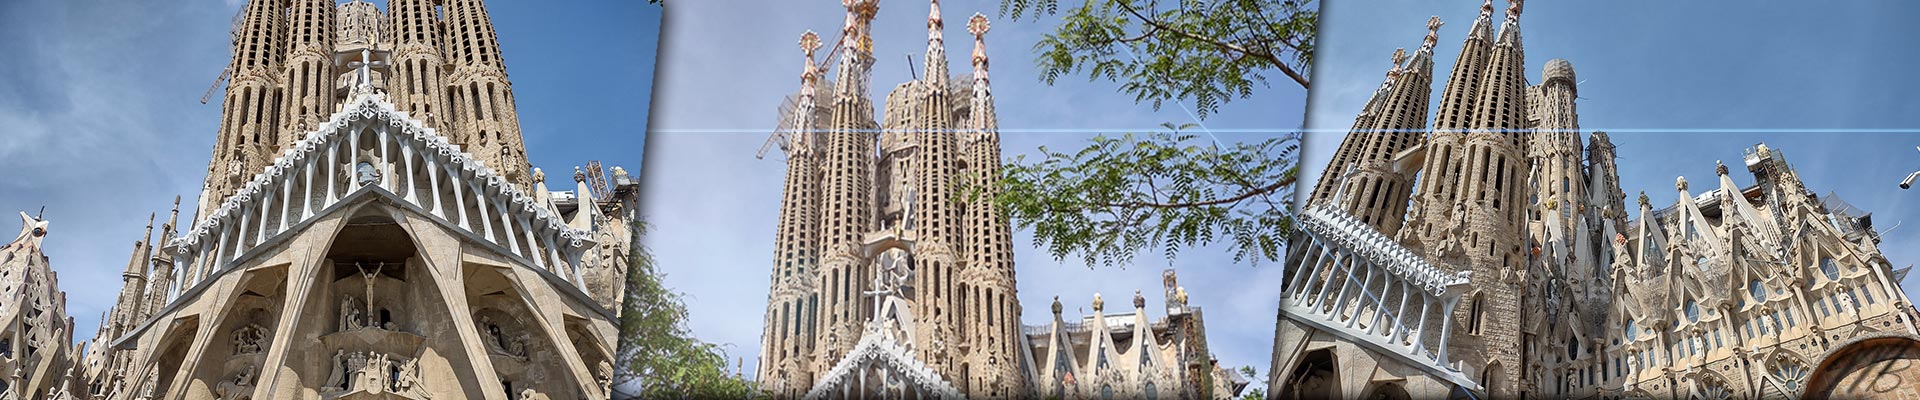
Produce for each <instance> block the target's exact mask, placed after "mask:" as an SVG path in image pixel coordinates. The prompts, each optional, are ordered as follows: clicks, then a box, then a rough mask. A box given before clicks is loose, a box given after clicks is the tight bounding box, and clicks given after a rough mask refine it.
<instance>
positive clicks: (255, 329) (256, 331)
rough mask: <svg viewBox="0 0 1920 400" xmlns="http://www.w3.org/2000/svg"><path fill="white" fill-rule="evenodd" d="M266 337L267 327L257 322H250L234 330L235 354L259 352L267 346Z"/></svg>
mask: <svg viewBox="0 0 1920 400" xmlns="http://www.w3.org/2000/svg"><path fill="white" fill-rule="evenodd" d="M266 338H267V335H266V328H262V327H260V324H257V323H248V324H247V326H243V327H240V329H238V330H235V331H234V332H233V349H234V350H233V354H254V353H259V352H260V351H261V350H262V349H263V348H265V345H266V343H265V342H266Z"/></svg>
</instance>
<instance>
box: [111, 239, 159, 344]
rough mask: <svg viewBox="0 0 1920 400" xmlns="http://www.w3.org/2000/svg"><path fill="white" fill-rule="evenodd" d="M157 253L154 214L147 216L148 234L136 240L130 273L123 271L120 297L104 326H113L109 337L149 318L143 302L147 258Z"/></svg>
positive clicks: (124, 331)
mask: <svg viewBox="0 0 1920 400" xmlns="http://www.w3.org/2000/svg"><path fill="white" fill-rule="evenodd" d="M152 254H153V216H152V215H148V216H147V230H146V233H142V234H141V235H140V241H136V242H133V256H132V257H130V258H129V259H128V260H127V270H126V272H122V273H120V281H121V282H122V283H121V286H120V297H119V299H118V300H117V301H115V303H114V304H116V305H115V306H114V307H113V310H111V314H110V315H109V316H108V319H107V320H102V321H100V323H101V324H102V325H107V326H111V329H109V330H108V337H117V336H120V334H122V333H126V332H127V331H128V330H130V328H132V327H131V326H130V325H134V324H139V323H140V322H141V321H142V320H144V319H145V316H144V315H141V312H142V311H143V310H144V309H145V307H143V306H142V305H141V303H142V302H143V301H145V300H146V299H145V297H146V288H147V258H148V256H151V255H152Z"/></svg>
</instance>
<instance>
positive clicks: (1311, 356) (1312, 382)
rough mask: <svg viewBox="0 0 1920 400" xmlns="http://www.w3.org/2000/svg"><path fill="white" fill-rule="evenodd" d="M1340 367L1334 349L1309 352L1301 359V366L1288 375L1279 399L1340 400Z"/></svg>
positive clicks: (1280, 390)
mask: <svg viewBox="0 0 1920 400" xmlns="http://www.w3.org/2000/svg"><path fill="white" fill-rule="evenodd" d="M1339 371H1340V366H1339V360H1338V359H1337V358H1336V357H1334V355H1333V350H1332V349H1320V350H1314V351H1311V352H1307V354H1306V355H1305V356H1302V357H1300V364H1299V365H1296V366H1294V367H1293V371H1292V372H1291V373H1288V374H1287V379H1286V380H1285V381H1284V382H1285V384H1284V385H1285V386H1281V387H1280V388H1279V389H1278V390H1276V392H1278V393H1277V394H1278V396H1275V397H1276V398H1279V399H1287V400H1292V399H1300V400H1319V399H1338V398H1341V396H1340V372H1339Z"/></svg>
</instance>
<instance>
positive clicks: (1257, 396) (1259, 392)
mask: <svg viewBox="0 0 1920 400" xmlns="http://www.w3.org/2000/svg"><path fill="white" fill-rule="evenodd" d="M1240 374H1241V375H1246V376H1247V380H1250V381H1254V382H1259V381H1260V373H1259V371H1257V370H1254V369H1253V366H1252V365H1246V366H1241V367H1240ZM1266 398H1267V391H1266V390H1263V389H1261V388H1252V389H1247V392H1246V393H1242V394H1241V395H1240V400H1266Z"/></svg>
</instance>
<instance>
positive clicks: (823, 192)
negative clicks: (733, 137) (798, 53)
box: [756, 0, 1239, 398]
mask: <svg viewBox="0 0 1920 400" xmlns="http://www.w3.org/2000/svg"><path fill="white" fill-rule="evenodd" d="M842 3H843V5H844V6H845V7H846V9H847V13H846V21H845V24H844V25H843V26H842V28H841V30H840V32H839V35H838V36H839V38H838V39H837V40H836V41H835V42H833V43H831V46H832V48H831V49H830V50H829V51H828V54H829V57H830V58H831V57H837V58H833V59H832V60H831V62H832V64H831V68H823V67H822V66H819V65H817V64H816V62H815V51H816V50H817V49H819V48H820V47H821V46H822V44H824V42H823V41H822V40H821V37H820V35H818V34H815V33H813V32H807V33H806V34H804V35H802V37H801V40H800V44H801V48H802V50H804V51H805V54H806V57H805V60H804V61H805V64H804V68H803V69H802V70H801V80H800V81H801V87H800V89H799V93H798V94H797V95H795V96H793V97H790V98H789V99H788V101H787V103H786V104H785V105H784V106H783V107H782V110H781V112H782V114H781V126H780V128H778V129H777V130H776V131H775V133H774V137H773V138H771V139H769V146H771V145H776V144H777V145H779V146H780V148H781V149H782V150H784V152H785V153H786V155H787V172H786V177H785V181H784V186H783V197H782V200H781V204H780V213H779V220H778V225H777V230H776V232H777V234H776V237H775V242H774V243H775V248H776V253H775V257H774V264H773V268H772V270H771V274H770V275H771V276H770V278H771V282H770V283H769V284H770V290H769V295H768V304H767V313H766V316H765V325H764V326H765V330H764V332H763V334H762V338H761V352H760V359H759V360H758V364H757V365H758V372H757V375H758V376H757V377H756V380H757V381H758V382H760V384H761V385H762V387H764V388H766V389H768V390H770V391H772V392H773V393H774V394H775V395H776V396H778V397H782V398H796V397H807V398H840V397H854V398H868V397H886V398H904V397H912V398H919V397H934V398H954V397H983V398H1024V397H1043V396H1066V397H1091V396H1095V395H1100V394H1109V395H1113V394H1118V395H1121V396H1125V397H1141V396H1160V397H1162V398H1176V397H1179V396H1182V395H1184V396H1187V397H1188V398H1193V397H1197V396H1196V395H1197V394H1199V393H1202V392H1203V390H1202V386H1201V385H1200V384H1201V383H1206V384H1211V382H1214V380H1213V377H1214V376H1216V374H1224V373H1225V371H1224V370H1220V369H1219V368H1218V367H1217V366H1215V365H1213V363H1212V360H1211V358H1210V353H1208V351H1207V348H1206V342H1205V338H1204V332H1205V330H1204V328H1203V327H1202V323H1201V320H1200V313H1199V310H1198V308H1187V307H1185V306H1184V299H1185V294H1184V291H1181V293H1180V299H1181V304H1182V306H1181V308H1179V309H1178V310H1174V309H1173V308H1172V307H1169V311H1170V314H1169V316H1168V317H1167V319H1163V320H1160V321H1154V322H1149V320H1148V319H1147V317H1146V314H1145V310H1142V309H1141V308H1142V307H1139V305H1140V304H1142V300H1140V298H1139V297H1138V296H1136V301H1135V304H1136V310H1135V313H1133V314H1131V316H1127V317H1121V315H1127V314H1124V313H1119V314H1117V315H1105V314H1102V304H1103V302H1102V300H1100V299H1099V297H1098V296H1097V295H1096V296H1095V300H1094V304H1095V305H1094V309H1095V314H1094V316H1093V317H1090V319H1087V320H1085V321H1086V322H1073V323H1068V322H1065V320H1063V319H1062V317H1061V316H1060V314H1059V311H1060V305H1059V303H1057V302H1056V303H1055V304H1054V305H1053V307H1054V308H1053V309H1054V312H1055V314H1054V317H1055V318H1054V323H1052V324H1049V325H1042V326H1023V325H1021V319H1020V317H1021V315H1022V308H1021V306H1020V304H1019V303H1018V297H1017V295H1016V294H1017V286H1016V284H1015V277H1014V266H1013V243H1012V232H1011V231H1012V228H1011V226H1010V225H1009V223H1008V221H1007V220H1006V218H1005V217H1004V216H1002V215H1000V214H999V213H998V212H997V211H996V210H995V209H994V207H993V206H992V205H991V203H989V202H988V201H985V200H979V199H981V198H983V197H975V196H973V195H969V194H967V193H966V192H964V191H965V190H966V188H985V189H986V190H985V193H978V196H992V195H993V192H992V187H993V186H992V185H989V183H990V182H992V180H993V179H996V177H997V176H999V171H1000V159H1001V157H1000V139H999V129H998V125H997V123H998V122H997V120H996V119H997V118H996V116H995V113H994V98H993V94H992V90H991V87H990V85H989V84H988V76H987V66H988V58H987V55H986V50H985V38H984V35H985V34H986V32H987V29H988V21H987V19H986V17H985V16H983V15H979V14H975V15H974V16H973V17H972V18H971V19H969V20H968V21H967V28H968V29H967V31H968V32H969V33H971V34H972V35H973V38H972V39H973V51H972V53H971V57H970V58H969V61H970V62H971V65H972V66H973V68H972V73H971V74H966V75H959V74H951V73H950V72H949V71H948V69H947V60H948V56H947V53H946V48H945V44H946V42H945V38H944V36H943V34H942V29H943V28H944V26H945V20H944V19H943V18H942V16H941V10H940V4H939V2H938V1H937V0H936V1H932V2H931V7H930V8H929V13H928V14H927V19H926V21H927V27H928V36H927V48H926V56H925V58H924V59H923V60H924V61H925V63H924V70H923V71H921V74H919V76H920V78H919V79H918V80H914V81H911V82H906V83H902V84H899V85H897V86H895V87H894V88H893V89H892V91H891V92H889V93H888V94H887V96H886V98H885V104H884V105H883V107H884V110H883V111H884V113H883V116H884V117H883V118H882V119H881V120H879V121H875V120H874V104H873V101H872V100H871V99H869V97H868V96H869V95H868V93H869V92H870V91H871V88H870V86H869V79H870V76H871V68H872V66H873V63H874V58H873V56H872V44H873V40H874V39H873V37H872V36H871V34H870V28H871V22H872V21H873V19H874V18H875V16H876V14H877V13H878V11H879V1H878V0H843V1H842ZM829 73H831V74H832V75H831V77H830V78H829V76H828V74H829ZM1168 283H1169V287H1168V294H1169V300H1170V301H1171V300H1172V294H1173V293H1174V292H1175V291H1176V290H1177V289H1178V287H1177V285H1174V284H1173V280H1172V279H1171V275H1169V279H1168ZM1169 304H1173V303H1169ZM1087 343H1100V344H1101V345H1098V346H1092V347H1088V346H1087ZM1219 376H1226V375H1219ZM1223 385H1225V387H1228V388H1230V389H1231V390H1220V391H1216V392H1214V393H1216V394H1217V395H1232V394H1233V393H1237V390H1238V389H1239V387H1238V386H1236V385H1231V384H1223Z"/></svg>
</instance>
